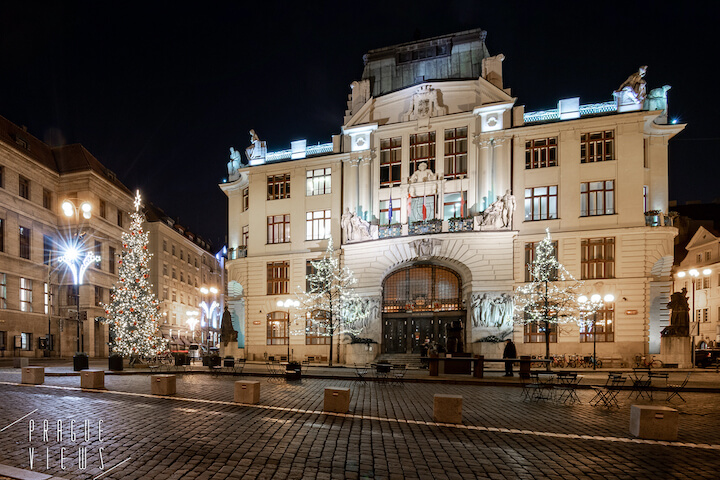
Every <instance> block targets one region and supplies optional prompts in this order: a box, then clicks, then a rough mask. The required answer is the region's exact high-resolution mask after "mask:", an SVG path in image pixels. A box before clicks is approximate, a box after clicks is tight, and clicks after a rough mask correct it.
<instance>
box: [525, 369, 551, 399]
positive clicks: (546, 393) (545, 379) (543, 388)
mask: <svg viewBox="0 0 720 480" xmlns="http://www.w3.org/2000/svg"><path fill="white" fill-rule="evenodd" d="M530 378H532V379H536V380H537V383H538V386H539V388H538V389H537V392H536V393H535V399H536V400H553V399H554V391H555V378H556V375H555V373H553V372H531V373H530Z"/></svg>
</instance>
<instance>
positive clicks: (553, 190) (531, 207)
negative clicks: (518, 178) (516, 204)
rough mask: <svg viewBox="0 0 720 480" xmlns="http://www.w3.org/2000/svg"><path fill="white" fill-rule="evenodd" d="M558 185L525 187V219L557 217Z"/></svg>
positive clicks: (529, 220)
mask: <svg viewBox="0 0 720 480" xmlns="http://www.w3.org/2000/svg"><path fill="white" fill-rule="evenodd" d="M557 201H558V195H557V185H552V186H549V187H533V188H526V189H525V221H526V222H532V221H536V220H554V219H556V218H558V217H557Z"/></svg>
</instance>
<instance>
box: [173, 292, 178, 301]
mask: <svg viewBox="0 0 720 480" xmlns="http://www.w3.org/2000/svg"><path fill="white" fill-rule="evenodd" d="M172 301H173V302H177V291H175V290H173V291H172Z"/></svg>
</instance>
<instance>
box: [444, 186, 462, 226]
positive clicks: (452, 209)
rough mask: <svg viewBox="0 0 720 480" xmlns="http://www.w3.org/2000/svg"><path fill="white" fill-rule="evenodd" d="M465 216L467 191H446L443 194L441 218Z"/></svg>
mask: <svg viewBox="0 0 720 480" xmlns="http://www.w3.org/2000/svg"><path fill="white" fill-rule="evenodd" d="M465 217H467V192H455V193H446V194H445V195H443V218H444V219H445V220H447V219H449V218H465Z"/></svg>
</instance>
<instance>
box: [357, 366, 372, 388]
mask: <svg viewBox="0 0 720 480" xmlns="http://www.w3.org/2000/svg"><path fill="white" fill-rule="evenodd" d="M369 371H370V369H369V368H368V366H367V365H358V364H357V363H356V364H355V375H357V378H356V379H355V381H356V382H357V383H361V384H363V385H366V384H367V378H366V377H367V375H368V372H369Z"/></svg>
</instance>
